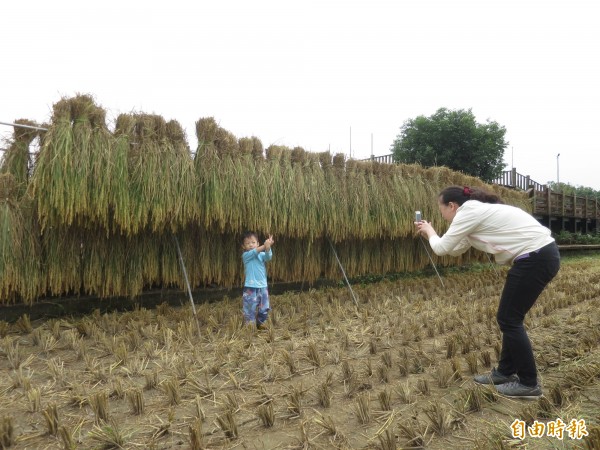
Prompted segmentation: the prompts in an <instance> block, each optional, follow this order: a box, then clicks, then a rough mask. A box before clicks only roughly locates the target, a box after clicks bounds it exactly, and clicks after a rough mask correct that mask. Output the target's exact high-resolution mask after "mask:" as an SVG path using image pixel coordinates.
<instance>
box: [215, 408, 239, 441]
mask: <svg viewBox="0 0 600 450" xmlns="http://www.w3.org/2000/svg"><path fill="white" fill-rule="evenodd" d="M217 424H218V425H219V428H221V431H223V433H224V434H225V437H226V438H227V439H230V440H235V439H237V438H238V428H237V424H236V423H235V419H234V417H233V412H232V411H231V410H227V411H226V412H225V413H223V414H220V415H218V416H217Z"/></svg>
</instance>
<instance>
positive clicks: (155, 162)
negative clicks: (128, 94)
mask: <svg viewBox="0 0 600 450" xmlns="http://www.w3.org/2000/svg"><path fill="white" fill-rule="evenodd" d="M115 135H116V137H117V138H118V140H119V146H120V148H121V146H123V147H128V148H129V151H128V165H129V180H130V183H129V215H130V222H119V225H120V226H121V227H122V228H123V229H124V230H127V231H128V232H129V233H131V234H135V233H138V232H141V230H142V229H144V228H146V227H148V228H149V229H151V230H152V231H155V232H157V231H162V230H165V229H169V230H173V231H174V230H177V229H179V228H181V227H184V226H185V225H186V224H187V223H189V222H191V221H193V220H195V219H197V216H198V213H197V208H196V204H197V202H196V201H195V200H194V198H195V186H196V184H195V176H194V170H193V163H192V159H191V157H190V152H189V146H188V144H187V143H186V140H185V134H184V132H183V129H182V128H181V126H180V125H179V124H178V123H177V122H175V121H171V122H169V123H167V122H166V121H165V120H164V119H163V118H162V117H160V116H157V115H151V114H134V115H125V114H121V115H120V116H119V117H118V118H117V122H116V128H115ZM115 219H116V220H126V215H125V214H116V215H115Z"/></svg>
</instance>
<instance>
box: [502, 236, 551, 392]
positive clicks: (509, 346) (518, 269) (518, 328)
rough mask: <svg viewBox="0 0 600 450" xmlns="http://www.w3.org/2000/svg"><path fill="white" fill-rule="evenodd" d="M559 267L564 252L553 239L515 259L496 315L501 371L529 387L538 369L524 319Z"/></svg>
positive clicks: (535, 377) (535, 379) (535, 383)
mask: <svg viewBox="0 0 600 450" xmlns="http://www.w3.org/2000/svg"><path fill="white" fill-rule="evenodd" d="M559 268H560V254H559V253H558V247H557V246H556V243H554V242H553V243H551V244H548V245H546V246H544V247H542V248H541V249H539V250H538V251H537V252H533V253H530V254H529V256H528V257H526V258H522V259H519V260H518V261H515V263H514V264H513V266H512V267H511V268H510V270H509V271H508V275H507V277H506V282H505V283H504V289H503V290H502V296H501V297H500V305H499V307H498V314H497V316H496V319H497V320H498V325H499V326H500V330H501V331H502V351H501V352H500V361H499V362H498V371H499V372H500V373H502V374H504V375H512V374H514V373H516V374H517V375H518V376H519V379H520V381H521V383H522V384H524V385H526V386H535V385H537V369H536V366H535V359H534V357H533V350H532V348H531V342H530V341H529V337H528V336H527V332H526V331H525V327H524V326H523V320H524V319H525V314H526V313H527V311H529V310H530V309H531V307H532V306H533V304H534V303H535V301H536V300H537V298H538V297H539V296H540V294H541V293H542V291H543V290H544V288H545V287H546V285H547V284H548V283H549V282H550V280H552V278H554V277H555V276H556V274H557V273H558V269H559Z"/></svg>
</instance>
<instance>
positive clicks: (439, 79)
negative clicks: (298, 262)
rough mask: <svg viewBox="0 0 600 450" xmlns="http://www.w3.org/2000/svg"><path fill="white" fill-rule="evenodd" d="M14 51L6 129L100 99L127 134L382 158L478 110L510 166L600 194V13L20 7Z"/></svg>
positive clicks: (459, 7) (1, 24)
mask: <svg viewBox="0 0 600 450" xmlns="http://www.w3.org/2000/svg"><path fill="white" fill-rule="evenodd" d="M0 39H1V40H0V42H1V43H2V50H1V54H2V66H1V68H0V80H1V83H0V121H1V122H12V121H14V120H15V119H19V118H27V119H31V120H35V121H38V122H44V121H48V120H49V118H50V114H51V110H52V105H53V104H54V103H55V102H57V101H58V100H60V99H61V98H62V97H71V96H74V95H75V94H77V93H84V94H92V95H93V96H94V97H95V99H96V101H97V103H98V104H99V105H100V106H102V107H103V108H104V109H105V110H106V111H107V118H108V120H109V121H110V122H109V125H111V126H112V121H113V120H114V119H115V118H116V116H117V115H118V114H119V113H127V112H132V111H136V112H145V113H154V114H160V115H162V116H163V117H164V118H165V119H167V120H171V119H175V120H177V121H179V122H180V123H181V124H182V126H183V127H184V128H185V129H186V131H187V133H188V138H189V142H190V145H191V146H192V147H193V148H195V146H196V139H195V126H194V124H195V122H196V121H197V120H198V119H199V118H201V117H207V116H213V117H215V119H216V120H217V121H218V122H219V123H220V124H221V126H222V127H224V128H225V129H227V130H229V131H231V132H232V133H233V134H235V135H236V136H238V137H243V136H252V135H254V136H257V137H259V138H260V139H261V141H262V142H263V145H264V146H265V147H267V146H268V145H270V144H272V143H277V144H280V145H287V146H290V147H294V146H301V147H304V148H305V149H307V150H311V151H323V150H328V149H329V150H331V152H332V153H337V152H344V153H346V154H348V153H349V151H350V148H351V149H352V156H353V157H355V158H366V157H368V156H369V155H370V154H371V136H373V141H372V142H373V153H374V154H375V155H384V154H388V153H390V146H391V144H392V142H393V140H394V139H395V138H396V136H397V135H398V134H399V131H400V127H401V126H402V124H403V123H404V122H405V121H406V120H408V119H412V118H415V117H417V116H419V115H425V116H430V115H432V114H433V113H434V112H435V111H436V110H437V109H438V108H441V107H445V108H448V109H472V111H473V113H474V114H475V116H476V117H477V119H478V121H480V122H485V121H486V120H488V119H490V120H493V121H496V122H498V123H499V124H500V125H503V126H504V127H506V129H507V134H506V138H507V140H508V141H509V146H508V148H507V149H506V153H505V162H506V163H507V166H508V167H507V168H510V167H511V166H513V163H514V166H515V167H516V168H517V171H518V172H519V173H521V174H524V175H530V176H531V178H532V179H533V180H535V181H537V182H540V183H546V182H547V181H556V179H557V175H558V176H559V177H560V181H561V182H566V183H570V184H573V185H583V186H589V187H592V188H594V189H596V190H600V175H599V174H598V172H599V171H600V139H599V138H598V134H599V128H600V127H599V123H600V115H599V113H598V111H599V106H600V62H599V61H600V2H598V1H597V0H593V1H592V0H570V1H560V2H559V1H555V0H543V1H541V0H540V1H530V0H519V1H513V0H502V1H500V0H491V1H488V0H473V1H465V0H456V1H451V0H415V1H405V0H393V1H378V0H370V1H352V0H344V1H330V0H303V1H301V2H300V1H298V2H287V1H281V0H279V1H260V0H256V1H237V0H235V1H234V0H218V1H213V2H208V1H190V0H187V1H181V0H170V1H161V2H158V1H154V0H147V1H143V2H142V1H127V0H120V1H114V0H103V1H102V2H86V1H81V0H79V1H64V0H56V1H52V2H50V1H40V0H33V1H28V2H17V1H10V2H2V5H1V6H0ZM350 130H351V131H350ZM11 132H12V129H11V128H10V127H6V126H0V133H1V134H2V136H3V137H6V136H8V135H10V133H11ZM559 153H560V157H559V158H557V155H558V154H559ZM557 163H558V167H557ZM557 168H558V169H559V171H558V173H557Z"/></svg>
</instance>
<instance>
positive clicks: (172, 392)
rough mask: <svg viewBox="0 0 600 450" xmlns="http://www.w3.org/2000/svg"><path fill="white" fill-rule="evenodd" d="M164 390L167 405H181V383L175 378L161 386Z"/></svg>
mask: <svg viewBox="0 0 600 450" xmlns="http://www.w3.org/2000/svg"><path fill="white" fill-rule="evenodd" d="M161 387H162V390H163V392H164V393H165V395H166V396H167V403H168V404H169V405H171V406H174V405H178V404H179V403H181V390H180V389H179V381H177V380H176V379H174V378H170V379H168V380H165V381H163V382H162V384H161Z"/></svg>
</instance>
